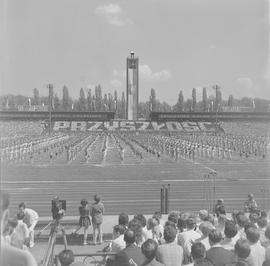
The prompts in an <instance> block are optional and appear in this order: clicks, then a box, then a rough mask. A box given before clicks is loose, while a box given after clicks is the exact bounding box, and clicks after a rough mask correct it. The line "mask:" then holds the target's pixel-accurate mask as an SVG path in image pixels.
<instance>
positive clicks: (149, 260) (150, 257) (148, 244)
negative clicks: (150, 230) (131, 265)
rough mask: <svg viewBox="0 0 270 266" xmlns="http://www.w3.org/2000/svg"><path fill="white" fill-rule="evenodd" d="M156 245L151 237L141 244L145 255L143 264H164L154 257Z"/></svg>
mask: <svg viewBox="0 0 270 266" xmlns="http://www.w3.org/2000/svg"><path fill="white" fill-rule="evenodd" d="M157 247H158V244H157V242H156V241H155V240H153V239H148V240H146V241H145V242H144V243H143V244H142V247H141V249H142V253H143V254H144V256H145V257H146V261H145V263H144V264H143V266H164V264H162V263H160V262H158V261H157V260H156V258H155V257H156V252H157Z"/></svg>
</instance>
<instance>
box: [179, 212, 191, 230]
mask: <svg viewBox="0 0 270 266" xmlns="http://www.w3.org/2000/svg"><path fill="white" fill-rule="evenodd" d="M189 216H190V213H187V212H183V213H180V215H179V218H178V221H177V228H178V230H179V232H180V233H181V232H184V231H186V230H187V219H188V217H189Z"/></svg>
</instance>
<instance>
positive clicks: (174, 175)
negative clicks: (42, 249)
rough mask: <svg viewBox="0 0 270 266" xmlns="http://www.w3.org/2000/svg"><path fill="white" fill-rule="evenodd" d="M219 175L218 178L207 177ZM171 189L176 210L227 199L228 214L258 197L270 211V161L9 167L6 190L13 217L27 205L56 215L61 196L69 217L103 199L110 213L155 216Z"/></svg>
mask: <svg viewBox="0 0 270 266" xmlns="http://www.w3.org/2000/svg"><path fill="white" fill-rule="evenodd" d="M211 169H213V170H215V171H216V172H217V175H216V176H215V177H214V178H212V177H211V178H210V179H204V178H203V175H204V174H206V173H209V172H211ZM167 184H170V185H171V192H170V209H171V210H180V211H184V210H185V211H187V210H189V211H198V210H199V209H201V208H207V207H208V206H209V204H212V203H213V201H214V200H216V199H217V198H223V199H224V200H225V205H226V208H227V210H228V211H232V210H233V209H242V208H243V204H244V202H245V200H246V198H247V194H248V193H251V192H252V193H254V194H255V198H256V200H257V203H258V204H259V206H260V207H261V208H262V209H268V210H269V208H270V192H269V190H270V163H269V160H268V161H267V160H265V161H256V160H248V161H245V160H238V161H214V162H210V161H208V162H203V161H201V162H195V163H194V162H191V161H186V160H180V162H178V163H175V162H167V163H157V162H156V163H154V162H152V163H145V164H144V163H143V164H122V165H121V164H115V165H92V164H89V165H87V164H72V163H71V164H67V165H63V164H59V165H48V164H44V165H42V164H41V165H36V166H31V165H15V166H3V167H2V170H1V186H2V188H4V189H7V190H8V191H9V192H10V193H11V213H15V211H16V208H17V205H18V204H19V202H21V201H25V202H26V203H27V205H28V206H29V207H30V208H33V209H35V210H37V211H38V213H39V214H40V216H50V215H51V213H50V201H51V199H52V198H53V197H54V196H55V195H59V196H60V198H61V199H66V200H67V208H68V210H67V213H66V215H69V216H70V215H71V216H73V215H78V206H79V202H80V200H81V199H82V198H87V199H88V200H89V201H90V202H91V201H92V198H93V195H94V194H95V193H98V194H100V195H101V197H102V200H103V202H104V204H105V208H106V213H107V214H119V213H121V212H127V213H129V214H134V213H144V214H151V213H153V212H154V211H156V210H159V209H160V188H161V186H162V185H167Z"/></svg>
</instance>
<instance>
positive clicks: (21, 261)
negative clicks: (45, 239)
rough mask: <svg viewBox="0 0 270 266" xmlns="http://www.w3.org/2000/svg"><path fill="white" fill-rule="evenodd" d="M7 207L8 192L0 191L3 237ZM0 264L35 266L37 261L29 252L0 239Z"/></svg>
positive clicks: (7, 212)
mask: <svg viewBox="0 0 270 266" xmlns="http://www.w3.org/2000/svg"><path fill="white" fill-rule="evenodd" d="M8 207H9V194H8V193H7V192H6V191H0V219H1V226H0V228H1V238H3V230H4V228H5V227H6V225H7V223H8V218H9V217H8V216H9V209H8ZM0 265H5V266H6V265H8V266H18V265H20V266H37V263H36V261H35V259H34V257H33V256H32V254H31V253H30V252H28V251H25V250H20V249H18V248H15V247H12V246H10V245H9V244H7V243H5V241H1V256H0Z"/></svg>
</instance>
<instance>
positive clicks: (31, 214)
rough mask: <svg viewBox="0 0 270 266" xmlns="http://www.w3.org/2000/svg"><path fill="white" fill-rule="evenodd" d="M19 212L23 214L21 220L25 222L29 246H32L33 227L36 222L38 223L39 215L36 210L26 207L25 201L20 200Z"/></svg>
mask: <svg viewBox="0 0 270 266" xmlns="http://www.w3.org/2000/svg"><path fill="white" fill-rule="evenodd" d="M19 213H23V214H24V218H23V222H24V223H26V225H27V226H28V229H29V237H30V244H29V246H30V248H32V247H33V246H34V229H35V226H36V224H37V223H38V219H39V216H38V214H37V212H36V211H34V210H32V209H29V208H26V206H25V203H24V202H22V203H20V204H19Z"/></svg>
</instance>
